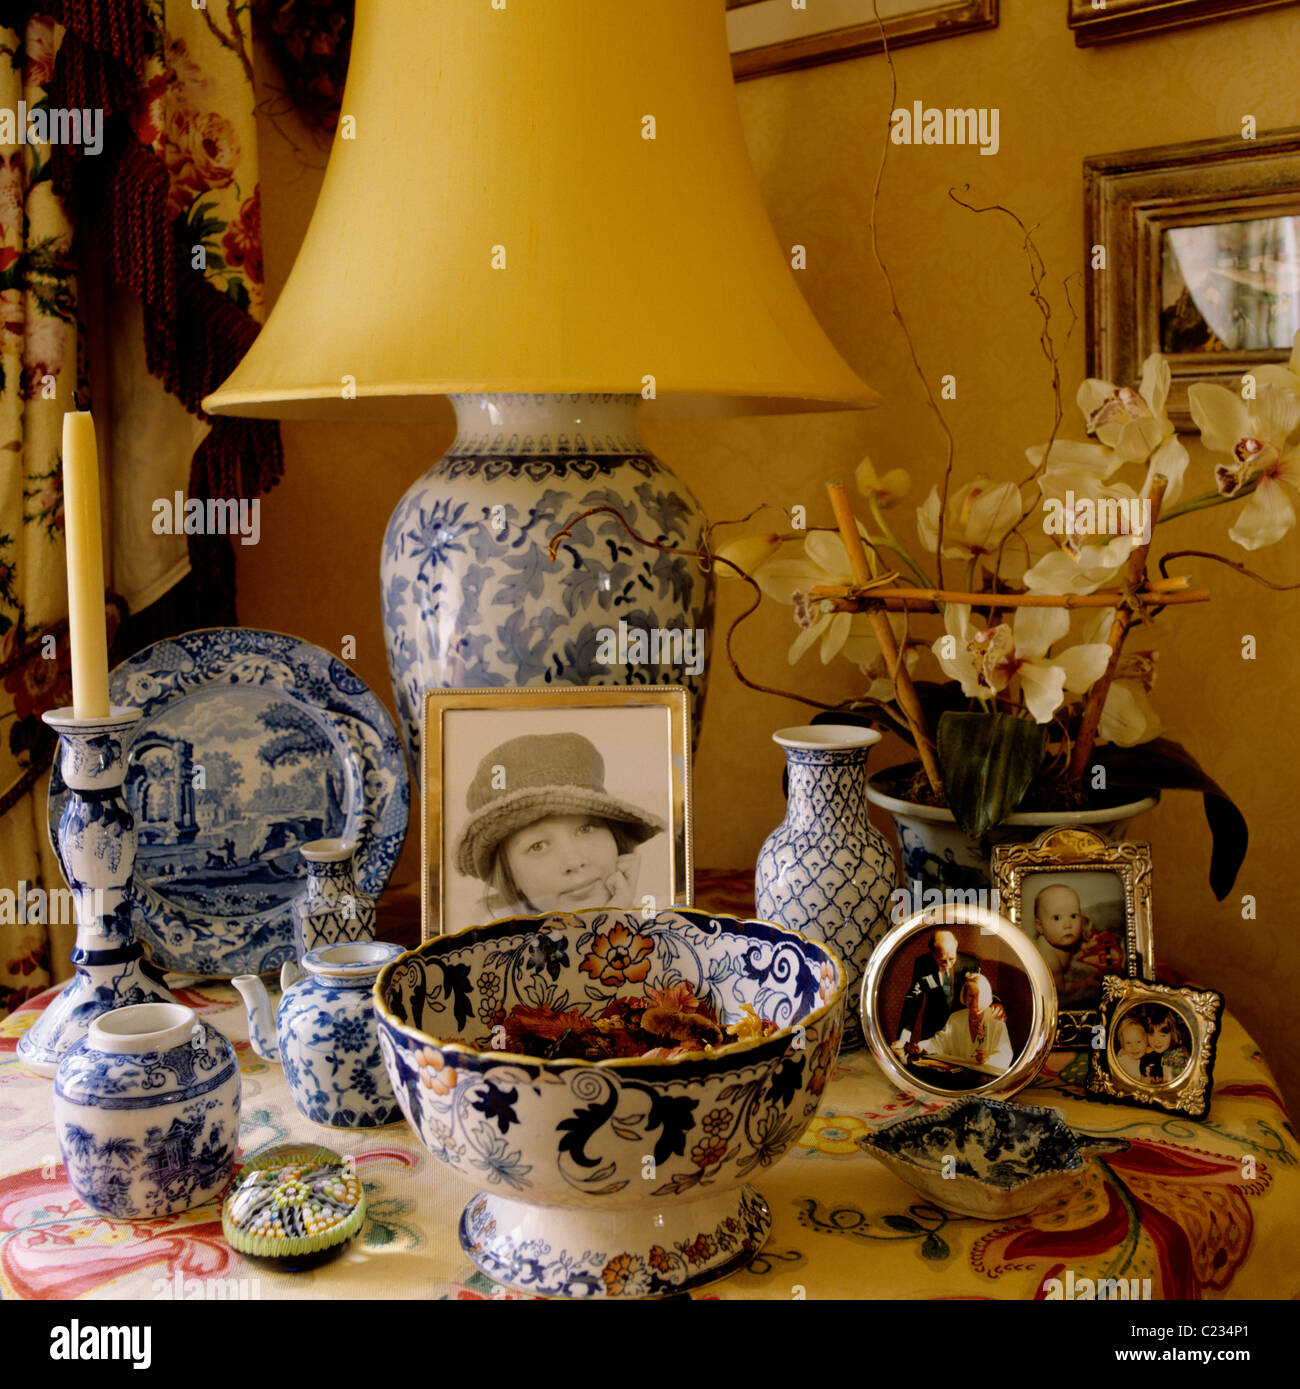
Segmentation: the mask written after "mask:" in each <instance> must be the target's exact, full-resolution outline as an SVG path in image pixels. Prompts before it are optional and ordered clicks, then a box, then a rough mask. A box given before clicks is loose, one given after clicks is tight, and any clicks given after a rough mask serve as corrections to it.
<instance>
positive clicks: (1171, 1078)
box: [1088, 975, 1223, 1119]
mask: <svg viewBox="0 0 1300 1389" xmlns="http://www.w3.org/2000/svg"><path fill="white" fill-rule="evenodd" d="M1101 1016H1102V1025H1103V1028H1104V1044H1103V1045H1102V1046H1101V1047H1098V1048H1097V1049H1095V1050H1094V1051H1093V1053H1092V1058H1091V1061H1090V1063H1089V1068H1088V1093H1089V1094H1090V1095H1093V1096H1094V1097H1095V1098H1097V1099H1100V1100H1108V1101H1111V1102H1113V1103H1116V1104H1140V1105H1145V1106H1147V1107H1148V1108H1150V1109H1164V1110H1168V1111H1169V1112H1171V1113H1174V1114H1184V1115H1186V1116H1187V1117H1188V1118H1189V1119H1203V1118H1204V1117H1205V1115H1206V1113H1207V1112H1208V1111H1209V1108H1210V1095H1211V1093H1212V1091H1213V1089H1214V1055H1215V1048H1216V1046H1217V1044H1218V1037H1219V1028H1220V1024H1221V1020H1222V1016H1223V996H1222V995H1221V994H1218V993H1215V991H1214V990H1213V989H1192V988H1181V989H1176V988H1172V987H1171V986H1169V985H1167V984H1149V983H1146V982H1144V981H1143V980H1140V979H1120V978H1118V977H1117V976H1115V975H1111V976H1109V977H1108V978H1106V979H1105V980H1103V981H1102V1001H1101Z"/></svg>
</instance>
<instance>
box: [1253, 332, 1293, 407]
mask: <svg viewBox="0 0 1300 1389" xmlns="http://www.w3.org/2000/svg"><path fill="white" fill-rule="evenodd" d="M1254 376H1255V381H1256V383H1257V384H1258V385H1260V386H1276V387H1278V388H1279V389H1280V390H1283V391H1290V392H1291V393H1292V395H1296V396H1300V333H1297V334H1296V335H1295V341H1294V342H1293V343H1292V344H1291V360H1290V361H1289V362H1287V364H1286V366H1284V367H1281V366H1278V365H1276V364H1275V363H1272V362H1270V363H1268V364H1267V365H1265V366H1262V367H1256V368H1255V372H1254Z"/></svg>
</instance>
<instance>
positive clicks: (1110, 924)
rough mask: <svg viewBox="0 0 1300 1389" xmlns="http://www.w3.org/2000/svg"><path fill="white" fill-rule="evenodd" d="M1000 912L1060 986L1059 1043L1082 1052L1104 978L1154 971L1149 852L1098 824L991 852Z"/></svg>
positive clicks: (1089, 1041) (1093, 1030) (1094, 1024)
mask: <svg viewBox="0 0 1300 1389" xmlns="http://www.w3.org/2000/svg"><path fill="white" fill-rule="evenodd" d="M993 878H994V885H995V887H996V888H997V890H998V894H999V900H1000V903H1001V907H1002V910H1003V911H1004V912H1005V913H1006V915H1007V916H1008V917H1009V919H1010V920H1011V921H1012V922H1014V923H1015V925H1016V926H1018V927H1019V928H1020V930H1021V931H1023V932H1024V933H1025V935H1027V936H1028V937H1029V938H1030V940H1031V941H1033V943H1034V946H1035V948H1036V949H1037V950H1038V953H1039V955H1040V956H1041V957H1042V959H1043V963H1044V964H1045V965H1046V966H1047V969H1048V972H1049V973H1050V974H1051V976H1052V982H1053V983H1054V984H1055V985H1056V997H1057V1004H1058V1007H1059V1020H1058V1023H1057V1034H1056V1046H1057V1047H1058V1048H1060V1049H1064V1050H1073V1051H1085V1050H1088V1049H1090V1048H1092V1046H1093V1042H1094V1038H1095V1036H1096V1035H1097V1028H1098V1026H1099V1025H1100V1022H1101V1014H1100V1006H1101V992H1102V983H1103V981H1104V979H1105V978H1106V976H1107V975H1119V976H1121V977H1124V978H1130V979H1152V978H1154V977H1155V957H1154V949H1153V943H1152V935H1151V849H1150V846H1149V845H1147V844H1139V843H1134V842H1127V843H1120V844H1112V843H1111V842H1110V841H1109V840H1107V839H1106V838H1104V837H1103V836H1102V835H1100V834H1098V833H1097V832H1096V831H1095V830H1091V829H1084V828H1060V829H1050V830H1046V831H1045V832H1044V833H1042V834H1040V835H1039V836H1038V838H1037V839H1035V840H1034V842H1033V843H1032V844H1003V845H1000V846H998V847H997V848H995V849H994V851H993Z"/></svg>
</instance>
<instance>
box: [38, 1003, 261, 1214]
mask: <svg viewBox="0 0 1300 1389" xmlns="http://www.w3.org/2000/svg"><path fill="white" fill-rule="evenodd" d="M54 1127H55V1129H56V1131H57V1133H58V1139H59V1148H60V1150H61V1152H62V1154H63V1166H64V1169H65V1170H66V1172H67V1174H68V1180H69V1182H70V1183H71V1184H72V1188H73V1190H74V1191H75V1192H76V1193H77V1195H78V1196H80V1197H81V1199H82V1200H83V1201H84V1202H85V1203H86V1204H87V1205H88V1206H90V1207H91V1208H92V1209H93V1210H96V1211H98V1212H99V1213H100V1214H101V1215H106V1216H109V1217H111V1218H113V1219H116V1220H139V1219H143V1218H147V1217H151V1216H158V1215H170V1214H174V1213H175V1212H177V1211H186V1210H190V1209H191V1208H192V1207H194V1206H201V1205H203V1204H204V1202H206V1201H210V1200H211V1199H212V1198H213V1197H215V1196H218V1195H219V1194H220V1193H221V1191H222V1190H223V1189H224V1187H225V1185H226V1182H227V1181H228V1180H229V1177H230V1172H231V1168H232V1167H233V1166H234V1161H235V1154H236V1151H237V1150H238V1147H239V1063H238V1061H237V1060H236V1057H235V1049H234V1047H232V1046H231V1045H230V1043H229V1042H228V1041H227V1040H226V1039H225V1037H223V1036H222V1035H221V1033H220V1032H218V1031H217V1030H216V1029H215V1028H214V1027H211V1026H209V1025H208V1024H207V1023H203V1022H200V1021H199V1020H198V1019H197V1017H196V1016H195V1014H194V1010H193V1009H192V1008H186V1007H184V1006H183V1005H182V1004H179V1003H140V1004H134V1005H132V1006H131V1007H128V1008H116V1009H113V1010H112V1011H111V1012H108V1013H103V1014H101V1015H100V1016H99V1017H97V1018H96V1019H94V1021H93V1022H91V1024H90V1026H89V1029H88V1030H87V1034H86V1037H85V1038H84V1040H82V1041H81V1042H80V1043H79V1044H78V1045H77V1046H76V1047H75V1048H74V1049H73V1050H72V1051H70V1052H69V1053H68V1055H67V1056H65V1057H64V1058H63V1060H62V1062H61V1063H60V1065H59V1069H58V1072H57V1073H56V1075H55V1078H54Z"/></svg>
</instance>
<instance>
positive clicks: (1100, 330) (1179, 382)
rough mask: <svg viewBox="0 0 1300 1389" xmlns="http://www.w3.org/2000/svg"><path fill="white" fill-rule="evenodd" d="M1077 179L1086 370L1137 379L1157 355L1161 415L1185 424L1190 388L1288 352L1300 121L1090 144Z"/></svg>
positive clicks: (1293, 321) (1122, 381) (1294, 297)
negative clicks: (1124, 145)
mask: <svg viewBox="0 0 1300 1389" xmlns="http://www.w3.org/2000/svg"><path fill="white" fill-rule="evenodd" d="M1244 119H1245V120H1249V119H1250V117H1244ZM1083 187H1084V208H1085V229H1084V230H1085V235H1084V264H1085V265H1087V266H1088V267H1089V276H1088V296H1087V301H1086V315H1087V345H1088V367H1089V372H1090V374H1091V375H1092V376H1094V377H1099V378H1100V379H1101V380H1103V381H1112V382H1114V383H1115V384H1116V385H1119V386H1128V387H1132V388H1137V387H1138V385H1139V384H1140V381H1141V376H1142V363H1143V362H1144V361H1146V359H1147V357H1148V356H1150V354H1151V353H1153V352H1160V353H1162V354H1163V356H1164V357H1165V360H1166V361H1167V362H1168V363H1169V369H1170V374H1171V378H1172V383H1171V388H1170V392H1169V398H1168V402H1167V407H1166V408H1167V411H1168V415H1169V419H1170V421H1171V422H1172V423H1173V424H1174V426H1175V427H1176V428H1178V429H1180V430H1187V429H1191V428H1192V427H1193V423H1194V422H1193V420H1192V416H1191V411H1190V409H1189V406H1188V396H1187V392H1188V388H1189V387H1190V386H1192V385H1195V384H1197V383H1198V382H1214V383H1216V384H1218V385H1222V386H1226V387H1228V388H1229V389H1231V390H1234V391H1235V390H1239V389H1240V388H1241V385H1242V377H1243V376H1246V375H1247V374H1249V373H1250V372H1252V371H1254V370H1255V369H1256V368H1258V367H1261V366H1266V365H1271V364H1280V363H1284V362H1286V361H1287V359H1288V357H1289V356H1290V353H1291V347H1292V342H1293V340H1294V338H1295V334H1296V332H1297V331H1300V292H1298V290H1297V285H1300V127H1290V128H1287V129H1285V130H1270V131H1253V130H1252V129H1251V128H1250V127H1248V126H1244V127H1243V131H1242V134H1241V135H1231V136H1228V137H1226V138H1224V139H1215V140H1195V141H1191V142H1189V143H1186V144H1178V145H1162V146H1159V147H1156V148H1151V149H1139V150H1125V151H1122V152H1120V153H1116V154H1105V155H1094V156H1091V157H1090V158H1088V159H1085V160H1084V166H1083Z"/></svg>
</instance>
